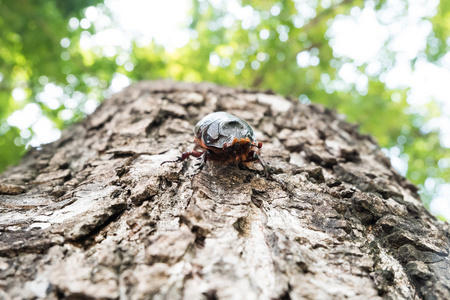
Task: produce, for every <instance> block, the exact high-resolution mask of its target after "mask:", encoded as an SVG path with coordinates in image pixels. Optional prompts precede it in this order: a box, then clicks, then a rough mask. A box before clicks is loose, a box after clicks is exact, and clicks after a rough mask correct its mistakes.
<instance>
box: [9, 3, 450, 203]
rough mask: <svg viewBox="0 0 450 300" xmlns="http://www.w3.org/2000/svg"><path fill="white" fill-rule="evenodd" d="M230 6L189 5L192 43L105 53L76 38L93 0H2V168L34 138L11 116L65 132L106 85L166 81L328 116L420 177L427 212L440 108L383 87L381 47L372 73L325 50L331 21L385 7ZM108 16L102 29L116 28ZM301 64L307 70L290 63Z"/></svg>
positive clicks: (441, 176) (448, 8) (443, 10)
mask: <svg viewBox="0 0 450 300" xmlns="http://www.w3.org/2000/svg"><path fill="white" fill-rule="evenodd" d="M228 2H229V1H213V0H209V1H208V0H203V1H200V0H193V2H192V10H191V20H190V23H189V24H188V25H187V26H188V28H189V30H190V33H191V40H190V42H189V43H187V44H186V45H185V46H184V47H181V48H178V49H176V50H175V51H166V50H165V48H164V47H163V46H162V45H158V44H156V43H155V42H151V43H148V44H146V45H141V44H140V43H137V42H136V41H135V40H132V41H131V42H130V47H128V48H127V47H123V46H121V45H116V46H114V48H115V49H113V51H112V52H111V53H109V54H108V53H107V50H108V49H105V48H102V46H98V45H92V46H91V47H83V46H82V44H83V39H84V40H86V39H89V38H90V37H91V36H92V35H94V34H95V31H96V30H97V29H98V28H94V26H93V25H92V24H90V23H89V21H88V20H87V19H86V15H85V14H86V8H87V7H91V6H95V7H96V8H97V10H98V12H100V13H101V14H102V16H109V15H108V14H109V13H108V9H107V6H106V5H105V4H104V3H103V2H102V1H99V0H84V1H56V0H46V1H37V0H20V1H5V0H0V4H1V7H2V9H1V10H0V28H1V30H0V37H1V41H2V43H1V44H0V62H1V64H0V79H2V80H0V103H1V104H2V105H1V107H0V120H1V121H0V170H1V169H3V168H5V167H6V166H7V165H9V164H13V163H16V162H17V161H18V160H19V158H20V156H21V155H22V154H23V153H24V151H25V150H24V149H25V146H24V145H25V144H27V143H28V142H30V141H31V140H32V139H33V126H30V128H28V129H23V128H22V131H21V130H19V129H18V128H16V127H14V126H10V124H9V123H8V122H7V118H8V116H10V115H11V114H12V113H13V112H14V111H16V110H18V109H22V108H24V107H25V106H26V105H28V104H30V103H35V104H37V105H39V107H40V109H41V113H42V115H43V116H45V117H47V118H49V119H50V120H51V121H52V122H53V123H54V124H56V126H57V127H58V128H64V127H65V126H67V125H68V124H70V123H72V122H74V121H77V120H79V119H80V118H82V117H83V116H85V115H86V114H87V113H89V112H91V108H92V105H93V104H96V103H98V101H101V100H102V99H103V98H104V97H106V96H108V95H109V93H111V92H114V90H111V89H109V90H108V87H109V86H111V84H112V83H114V80H119V79H120V80H122V81H123V80H124V79H125V81H126V80H130V82H132V81H137V80H142V79H154V78H160V77H171V78H173V79H176V80H185V81H205V80H206V81H211V82H216V83H219V84H225V85H230V86H243V87H250V88H258V89H272V90H273V91H275V92H277V93H280V94H283V95H285V96H291V97H295V98H298V99H299V101H301V102H304V103H309V102H311V101H312V102H318V103H323V104H324V105H326V106H328V107H332V108H335V109H337V110H338V112H339V113H342V114H345V115H346V116H347V119H348V120H349V121H351V122H355V123H358V124H360V127H361V131H362V132H364V133H370V134H372V135H374V136H375V137H376V138H377V139H378V141H379V143H380V145H381V146H382V147H385V148H386V149H388V150H389V149H391V150H392V149H394V150H395V151H396V154H397V156H399V157H401V158H402V159H404V160H405V161H407V163H408V171H407V174H406V176H407V177H408V178H409V179H410V180H411V181H412V182H413V183H415V184H419V185H422V186H423V184H424V183H425V181H426V180H427V179H430V178H431V179H433V180H434V181H433V182H434V184H433V185H429V187H428V189H425V190H424V194H423V199H424V202H425V204H426V205H427V206H428V205H429V202H428V201H429V200H430V199H431V197H432V196H433V195H434V194H435V193H436V188H437V187H438V185H439V184H442V183H444V182H449V181H450V168H449V167H450V157H449V154H448V149H446V148H445V147H443V146H442V145H441V142H440V139H439V131H438V130H436V129H434V130H429V131H424V130H423V125H424V124H426V123H427V122H428V121H429V120H431V119H433V118H436V117H439V116H440V108H439V107H438V106H437V104H436V103H435V102H429V104H427V107H424V109H423V110H420V111H414V110H411V109H410V106H409V104H408V102H407V101H406V100H407V96H408V90H407V89H389V88H387V86H386V84H385V82H384V81H383V80H382V78H383V77H382V76H381V74H382V73H383V72H386V71H388V70H389V68H390V67H392V66H393V65H395V61H396V59H397V56H396V55H395V53H393V52H392V51H391V50H390V49H389V47H387V46H386V47H384V48H383V51H385V58H384V60H383V63H382V66H381V68H380V70H379V71H378V72H377V73H375V74H374V73H373V72H368V71H367V68H368V65H367V64H364V63H363V64H355V62H354V61H352V59H350V58H348V57H339V56H337V55H336V54H335V52H334V51H333V48H332V46H331V43H330V33H329V29H330V27H331V25H332V24H333V22H334V21H335V20H336V19H337V18H339V17H342V16H349V15H351V14H352V11H353V9H354V8H359V9H362V8H364V6H365V5H368V4H367V3H368V2H370V3H372V5H373V8H374V9H375V10H378V11H379V10H382V9H384V8H385V7H386V1H383V0H379V1H362V0H341V1H334V0H322V1H318V0H308V1H292V0H281V1H268V0H265V1H255V0H242V1H241V2H240V3H239V4H240V6H241V8H242V7H243V8H244V9H245V10H247V15H249V14H250V16H251V17H248V16H247V17H246V18H239V17H236V16H233V15H232V14H231V13H230V12H229V6H228V5H229V3H228ZM399 2H404V4H405V5H404V8H403V10H404V11H405V12H406V10H407V9H408V1H406V0H399ZM304 12H307V13H304ZM449 16H450V4H449V2H448V1H441V3H440V4H439V6H438V8H437V12H436V14H435V15H434V16H433V17H432V18H431V19H430V20H429V21H430V22H431V24H432V26H433V29H432V34H431V36H430V37H429V38H428V43H427V47H426V49H424V50H423V51H422V52H421V53H419V54H420V55H422V54H423V55H424V56H425V57H426V58H427V60H428V61H430V62H437V61H438V60H439V59H440V58H441V57H442V56H443V55H444V54H446V53H447V51H448V46H447V43H446V41H447V39H448V37H449V33H450V22H449V20H450V18H449ZM110 19H111V22H110V24H109V25H103V27H104V28H106V27H108V26H109V27H111V28H113V27H114V26H115V21H114V19H113V18H110ZM83 22H84V24H83ZM104 28H103V29H104ZM109 50H110V49H109ZM302 57H303V58H304V60H305V61H306V63H305V62H303V63H302V62H300V63H298V60H299V59H301V58H302ZM414 61H415V60H412V67H413V68H414ZM302 64H303V65H302ZM348 64H353V65H354V66H355V68H356V69H355V70H356V72H358V73H359V74H361V75H363V76H362V78H363V79H365V83H364V82H363V85H362V87H361V85H358V83H347V82H344V80H343V79H342V78H341V76H340V74H339V72H340V71H341V69H342V68H343V67H344V66H345V65H348ZM119 74H123V75H125V76H126V77H125V76H122V77H121V76H120V75H119ZM363 81H364V80H363ZM17 88H20V89H21V90H23V91H25V93H26V97H25V99H24V100H22V101H17V100H15V99H13V97H12V91H13V90H14V89H17ZM46 89H53V90H56V94H55V95H56V96H54V97H55V99H54V100H52V101H49V99H42V98H43V95H44V94H43V92H45V90H46ZM61 91H62V92H61ZM433 105H434V107H433ZM24 130H28V132H31V135H30V134H27V133H25V134H23V131H24ZM388 150H387V151H388ZM439 166H440V167H439Z"/></svg>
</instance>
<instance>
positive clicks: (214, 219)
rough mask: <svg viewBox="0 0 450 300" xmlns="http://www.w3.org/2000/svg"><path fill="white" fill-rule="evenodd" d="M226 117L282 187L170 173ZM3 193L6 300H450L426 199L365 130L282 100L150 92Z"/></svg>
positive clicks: (210, 168) (215, 89)
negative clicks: (249, 130) (237, 121)
mask: <svg viewBox="0 0 450 300" xmlns="http://www.w3.org/2000/svg"><path fill="white" fill-rule="evenodd" d="M214 111H227V112H230V113H232V114H234V115H236V116H238V117H240V118H242V119H244V120H246V121H247V122H248V123H249V124H250V125H251V126H253V128H254V129H255V131H256V136H257V139H258V140H260V141H262V142H263V143H264V145H263V147H262V155H263V157H264V158H265V160H266V161H268V162H269V163H270V164H271V166H272V167H273V168H274V170H275V171H274V172H275V174H274V175H273V177H274V178H273V179H268V178H265V177H262V176H260V175H259V174H258V172H261V168H260V166H257V165H256V164H255V166H254V167H253V170H240V169H239V168H237V167H236V166H234V165H224V164H221V163H217V162H213V161H212V162H208V163H207V166H206V168H204V169H203V171H202V172H201V173H200V174H199V175H197V176H195V177H194V178H193V179H192V181H191V180H190V176H189V175H190V174H192V173H193V172H194V166H193V165H194V160H193V159H191V160H187V161H185V162H183V163H180V164H165V165H163V166H160V164H161V162H163V161H165V160H173V159H175V158H176V156H177V155H179V153H180V151H186V150H191V149H192V148H193V133H192V128H193V126H194V125H195V123H196V122H197V121H199V120H200V119H201V118H202V117H203V116H205V115H206V114H208V113H211V112H214ZM280 181H284V182H285V185H283V184H282V183H281V182H280ZM0 194H1V195H0V199H1V201H0V204H1V208H0V209H1V214H0V299H36V298H38V299H62V298H64V299H119V298H120V299H150V298H153V299H189V300H190V299H344V298H348V299H380V298H382V299H413V298H415V299H450V275H449V270H450V263H449V257H448V254H449V237H450V234H449V233H450V230H449V226H448V224H442V223H439V222H438V221H437V220H436V219H435V218H434V217H432V216H431V215H430V214H429V213H428V212H427V211H426V210H425V208H424V207H423V206H422V203H421V202H420V200H419V196H418V195H417V188H416V187H415V186H413V185H412V184H411V183H409V182H408V181H407V180H405V179H404V178H403V177H401V176H400V175H398V174H397V173H396V172H395V171H394V170H393V169H392V167H391V166H390V163H389V160H388V159H387V158H386V157H385V156H384V155H383V153H382V152H381V151H380V149H379V147H378V146H377V144H376V143H375V142H374V140H373V139H372V138H371V137H370V136H367V135H362V134H360V133H358V129H357V126H354V125H351V124H348V123H346V122H345V121H343V120H342V118H341V117H340V116H337V115H336V113H334V112H333V111H331V110H329V109H326V108H323V107H321V106H319V105H303V104H300V103H298V102H297V101H291V100H287V99H284V98H282V97H280V96H277V95H273V94H272V93H270V92H267V93H257V92H254V91H247V90H242V89H231V88H224V87H219V86H215V85H212V84H190V83H173V82H169V81H156V82H141V83H138V84H136V85H134V86H132V87H129V88H127V89H125V90H124V91H123V92H121V93H118V94H116V95H114V96H113V97H112V98H111V99H108V100H106V101H105V102H104V103H103V104H102V105H101V106H100V107H99V108H98V109H97V111H96V112H95V113H94V114H92V115H91V116H89V117H88V118H87V119H86V120H84V121H83V122H81V123H79V124H76V125H74V126H72V127H71V128H69V129H67V130H65V131H64V132H63V134H62V137H61V139H60V140H59V141H57V142H55V143H53V144H49V145H44V146H42V148H41V149H33V150H31V151H30V152H29V153H28V154H27V155H26V157H25V158H24V159H23V161H22V163H21V164H20V165H19V166H16V167H13V168H10V169H9V170H8V171H6V172H5V173H3V175H2V177H1V179H0Z"/></svg>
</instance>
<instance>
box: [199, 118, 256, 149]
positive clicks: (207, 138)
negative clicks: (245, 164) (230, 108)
mask: <svg viewBox="0 0 450 300" xmlns="http://www.w3.org/2000/svg"><path fill="white" fill-rule="evenodd" d="M194 134H195V137H196V138H197V139H198V140H200V141H203V144H204V145H205V146H207V147H216V148H222V147H223V145H225V144H231V143H232V142H233V140H234V139H235V138H237V139H238V140H240V139H245V138H248V139H249V140H250V142H254V141H255V140H256V138H255V133H254V132H253V129H252V128H251V127H250V125H248V124H247V123H246V122H245V121H243V120H241V119H239V118H238V117H236V116H233V115H232V114H229V113H226V112H223V111H219V112H215V113H211V114H209V115H207V116H205V117H204V118H203V119H201V120H200V121H199V122H198V123H197V125H195V127H194Z"/></svg>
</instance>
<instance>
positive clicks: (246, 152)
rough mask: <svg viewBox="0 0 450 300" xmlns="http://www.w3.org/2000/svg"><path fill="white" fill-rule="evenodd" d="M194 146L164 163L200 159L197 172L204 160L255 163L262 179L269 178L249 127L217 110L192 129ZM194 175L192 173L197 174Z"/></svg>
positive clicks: (234, 117) (265, 165)
mask: <svg viewBox="0 0 450 300" xmlns="http://www.w3.org/2000/svg"><path fill="white" fill-rule="evenodd" d="M194 142H195V147H194V149H193V150H191V151H186V152H183V153H182V154H181V156H178V158H177V159H176V160H171V161H164V162H162V163H161V165H163V164H165V163H177V162H182V161H184V160H185V159H187V158H188V157H189V156H193V157H198V158H200V163H199V164H198V167H197V170H198V173H199V172H200V171H201V169H202V168H203V167H204V166H205V164H206V161H207V160H211V161H217V162H222V163H234V164H236V165H238V166H239V167H241V166H242V164H246V163H249V162H254V161H258V162H259V163H260V164H261V165H262V167H263V170H264V176H266V177H270V173H271V168H270V167H269V165H268V164H267V163H266V162H265V161H264V160H263V159H262V158H261V156H260V149H261V147H262V142H257V141H256V137H255V133H254V131H253V128H252V127H251V126H250V125H248V124H247V122H245V121H244V120H241V119H239V118H238V117H236V116H234V115H232V114H229V113H227V112H223V111H219V112H214V113H211V114H209V115H206V116H205V117H204V118H203V119H201V120H200V121H199V122H198V123H197V125H195V127H194ZM198 173H196V174H198Z"/></svg>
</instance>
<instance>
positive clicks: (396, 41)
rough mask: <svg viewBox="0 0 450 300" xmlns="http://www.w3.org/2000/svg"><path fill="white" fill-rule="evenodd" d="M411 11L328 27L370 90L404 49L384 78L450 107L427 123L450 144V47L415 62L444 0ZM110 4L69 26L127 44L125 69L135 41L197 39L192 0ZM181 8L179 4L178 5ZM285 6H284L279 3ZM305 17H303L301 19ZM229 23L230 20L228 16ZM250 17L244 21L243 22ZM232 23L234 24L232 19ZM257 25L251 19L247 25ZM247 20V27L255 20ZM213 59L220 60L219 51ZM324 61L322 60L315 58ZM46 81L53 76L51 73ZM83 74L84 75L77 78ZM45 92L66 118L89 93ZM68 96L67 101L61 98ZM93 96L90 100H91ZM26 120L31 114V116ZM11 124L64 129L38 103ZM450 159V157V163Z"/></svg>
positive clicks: (90, 107) (361, 15)
mask: <svg viewBox="0 0 450 300" xmlns="http://www.w3.org/2000/svg"><path fill="white" fill-rule="evenodd" d="M221 1H222V0H214V1H212V3H213V5H220V4H221V3H222V2H221ZM408 2H409V5H408V9H407V13H406V14H404V11H405V10H404V5H405V2H404V1H403V0H387V7H386V8H385V9H384V10H382V11H379V12H378V13H375V11H374V9H373V7H374V5H375V4H374V2H373V1H371V0H368V1H366V2H365V7H364V8H363V9H360V8H356V7H355V8H353V9H352V11H351V15H350V16H343V15H339V16H337V17H336V20H335V22H334V23H333V25H332V26H331V28H330V29H329V31H328V32H327V35H328V36H329V38H330V44H331V46H332V47H333V50H334V54H335V55H336V56H338V57H348V58H350V59H352V60H353V61H354V63H346V64H344V65H343V67H342V68H341V70H340V72H339V75H340V76H341V78H342V79H343V81H344V83H346V84H355V85H356V88H357V89H358V91H359V92H360V93H362V94H363V93H364V92H365V90H366V89H367V82H368V78H367V75H371V73H372V74H378V71H379V70H380V68H381V64H380V62H382V61H383V58H384V57H385V55H386V53H383V51H382V49H383V46H384V45H385V44H386V43H387V42H389V43H388V45H389V46H388V47H389V50H390V51H393V52H395V53H396V55H397V60H396V65H395V66H394V67H393V68H392V70H391V71H390V72H389V73H387V74H383V75H382V77H381V79H382V80H383V81H384V82H385V83H386V85H387V87H389V88H398V87H400V88H410V90H409V94H408V98H407V101H408V103H409V104H410V105H411V106H412V107H413V108H414V107H416V108H417V109H418V110H420V108H421V106H422V105H424V104H426V103H427V102H429V101H433V100H434V101H436V102H437V103H439V104H440V105H441V107H442V109H443V113H444V114H443V117H440V118H437V119H433V120H432V121H431V122H430V123H429V124H425V125H424V127H423V130H424V131H428V130H433V129H441V130H440V136H441V143H442V145H443V146H445V147H450V130H446V129H447V128H450V100H449V99H448V98H449V95H450V85H449V84H448V83H449V82H450V53H449V54H447V55H446V56H445V57H444V58H443V59H442V60H441V61H439V62H438V63H437V64H431V63H428V62H427V61H426V60H425V59H420V58H419V59H418V61H417V62H416V64H415V69H414V70H412V69H411V60H412V59H413V58H415V57H417V54H418V53H419V52H420V51H421V50H423V49H424V48H425V47H426V41H427V36H428V35H429V33H430V32H431V30H432V27H431V23H430V22H429V21H427V20H424V19H423V18H426V17H429V16H433V15H434V14H435V13H436V7H437V5H438V4H439V0H409V1H408ZM225 3H226V5H227V9H228V11H229V12H230V15H231V16H232V17H230V18H231V19H230V20H228V21H229V22H232V21H233V19H240V20H250V21H249V22H258V18H257V17H258V16H256V20H255V14H254V13H253V10H252V9H251V8H250V7H241V6H240V4H239V2H238V1H237V0H229V1H227V2H225ZM105 4H106V6H107V7H108V8H109V9H110V10H111V11H112V14H113V20H114V22H115V25H117V26H113V24H112V21H111V19H110V18H109V17H108V16H107V15H106V14H104V13H103V11H102V10H101V9H98V8H96V7H89V8H87V9H86V11H85V18H84V19H81V20H78V19H75V18H72V19H71V20H70V22H69V26H70V27H72V28H78V27H79V26H80V27H81V28H84V29H87V28H89V27H90V26H93V25H94V26H95V28H96V34H94V35H90V34H88V33H86V34H83V35H82V37H81V47H83V48H86V49H89V48H90V49H101V51H102V54H103V55H105V56H114V55H116V54H117V53H116V52H117V51H118V48H121V49H122V50H121V51H120V54H119V56H118V58H117V60H116V61H117V63H119V64H122V65H124V67H125V69H126V70H128V71H131V70H132V69H133V68H134V65H133V64H132V63H131V62H129V61H128V58H129V51H131V50H130V49H131V41H132V40H136V41H137V43H138V45H145V44H148V43H150V42H151V40H152V39H153V40H154V41H155V42H157V43H159V44H161V45H164V46H165V47H166V49H167V50H168V51H172V50H174V49H176V48H177V47H182V46H184V45H185V44H187V43H188V42H189V40H190V38H192V31H189V30H188V29H187V28H186V24H187V23H188V20H189V18H190V17H189V15H188V13H189V10H190V8H191V6H190V5H191V3H190V1H189V0H164V1H158V0H127V1H125V0H106V1H105ZM297 4H298V5H303V6H302V11H303V12H305V13H307V12H308V11H309V12H311V13H314V10H311V8H308V7H307V5H305V2H301V1H298V3H297ZM174 8H176V9H174ZM277 9H278V10H277ZM270 13H271V14H273V15H276V14H278V13H279V8H278V7H277V6H276V5H274V7H272V9H271V10H270ZM299 22H301V20H299ZM225 23H226V22H225ZM245 24H246V23H245V22H244V23H243V26H244V25H245ZM224 25H225V26H226V24H224ZM247 25H248V26H250V25H251V24H250V23H249V24H247ZM247 25H245V26H247ZM265 35H266V32H263V31H261V33H260V37H261V38H264V37H265ZM69 45H70V40H68V39H63V40H62V41H61V46H62V47H68V46H69ZM212 60H213V61H211V63H214V57H213V56H212ZM315 60H317V61H315ZM297 63H298V64H299V66H303V67H304V66H307V65H314V64H317V63H318V59H317V57H316V56H314V55H313V53H311V52H308V51H303V52H301V53H299V54H298V56H297ZM364 63H367V64H368V65H369V67H368V68H367V72H368V73H369V74H367V75H366V74H362V73H361V72H360V71H358V69H357V67H358V66H360V65H361V64H364ZM43 80H44V82H45V78H44V79H43ZM74 80H76V79H74ZM130 83H131V81H130V79H129V78H128V77H126V76H125V75H122V74H116V76H115V77H114V80H113V82H112V85H111V87H110V88H109V93H110V94H111V93H115V92H118V91H120V90H121V89H123V88H124V87H126V86H127V85H129V84H130ZM13 97H14V98H15V99H16V100H17V101H23V100H24V99H25V94H24V91H23V90H21V89H15V90H14V91H13ZM40 97H41V99H46V100H45V101H46V103H47V105H48V106H49V107H50V108H51V107H59V105H60V104H61V101H62V102H63V104H64V105H65V106H66V108H67V109H66V110H63V112H62V117H63V118H67V119H69V118H70V117H71V110H70V107H76V105H77V103H78V102H79V101H80V100H82V99H84V98H83V97H86V96H85V95H78V99H77V96H76V97H73V99H69V98H67V97H66V98H64V97H65V96H64V93H63V90H62V88H60V87H58V86H56V85H54V84H52V83H47V84H46V86H45V90H44V93H43V94H42V95H40ZM61 99H62V100H61ZM84 100H86V99H84ZM87 100H88V101H87V102H86V104H85V107H84V110H85V112H87V113H90V112H92V111H94V110H95V108H96V106H97V105H98V101H97V100H95V99H87ZM24 120H25V121H24ZM8 123H9V124H10V125H12V126H17V127H18V128H20V129H22V131H23V134H22V136H23V137H24V138H26V137H29V136H30V134H31V133H30V132H29V130H27V128H29V127H30V126H31V128H32V129H33V131H34V132H35V134H36V136H35V137H34V138H33V139H32V141H31V142H30V144H31V145H32V146H38V145H40V144H42V143H49V142H51V141H54V140H56V139H58V138H59V136H60V132H59V130H58V129H56V128H54V126H53V124H52V123H51V122H50V120H48V119H47V118H45V117H43V116H42V112H41V111H40V109H39V107H38V106H37V105H36V104H28V105H26V106H25V108H24V109H22V110H20V111H16V112H15V113H13V114H12V115H11V116H10V117H9V118H8ZM384 151H385V153H386V154H387V155H388V156H389V157H390V158H391V161H392V163H393V165H394V167H395V168H396V169H397V170H398V171H399V172H400V173H401V174H406V171H407V167H408V166H407V160H406V159H407V158H405V157H404V156H402V157H401V156H399V155H400V151H399V149H398V148H396V147H394V148H392V149H384ZM448 164H450V162H448ZM435 185H436V182H434V180H433V179H430V180H427V183H426V184H425V187H426V188H433V187H434V186H435ZM448 199H450V185H449V184H442V185H440V189H439V192H438V195H437V196H436V198H435V199H434V201H433V202H432V204H431V210H432V212H433V213H440V214H443V215H444V216H445V217H446V218H447V219H450V201H449V200H448Z"/></svg>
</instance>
